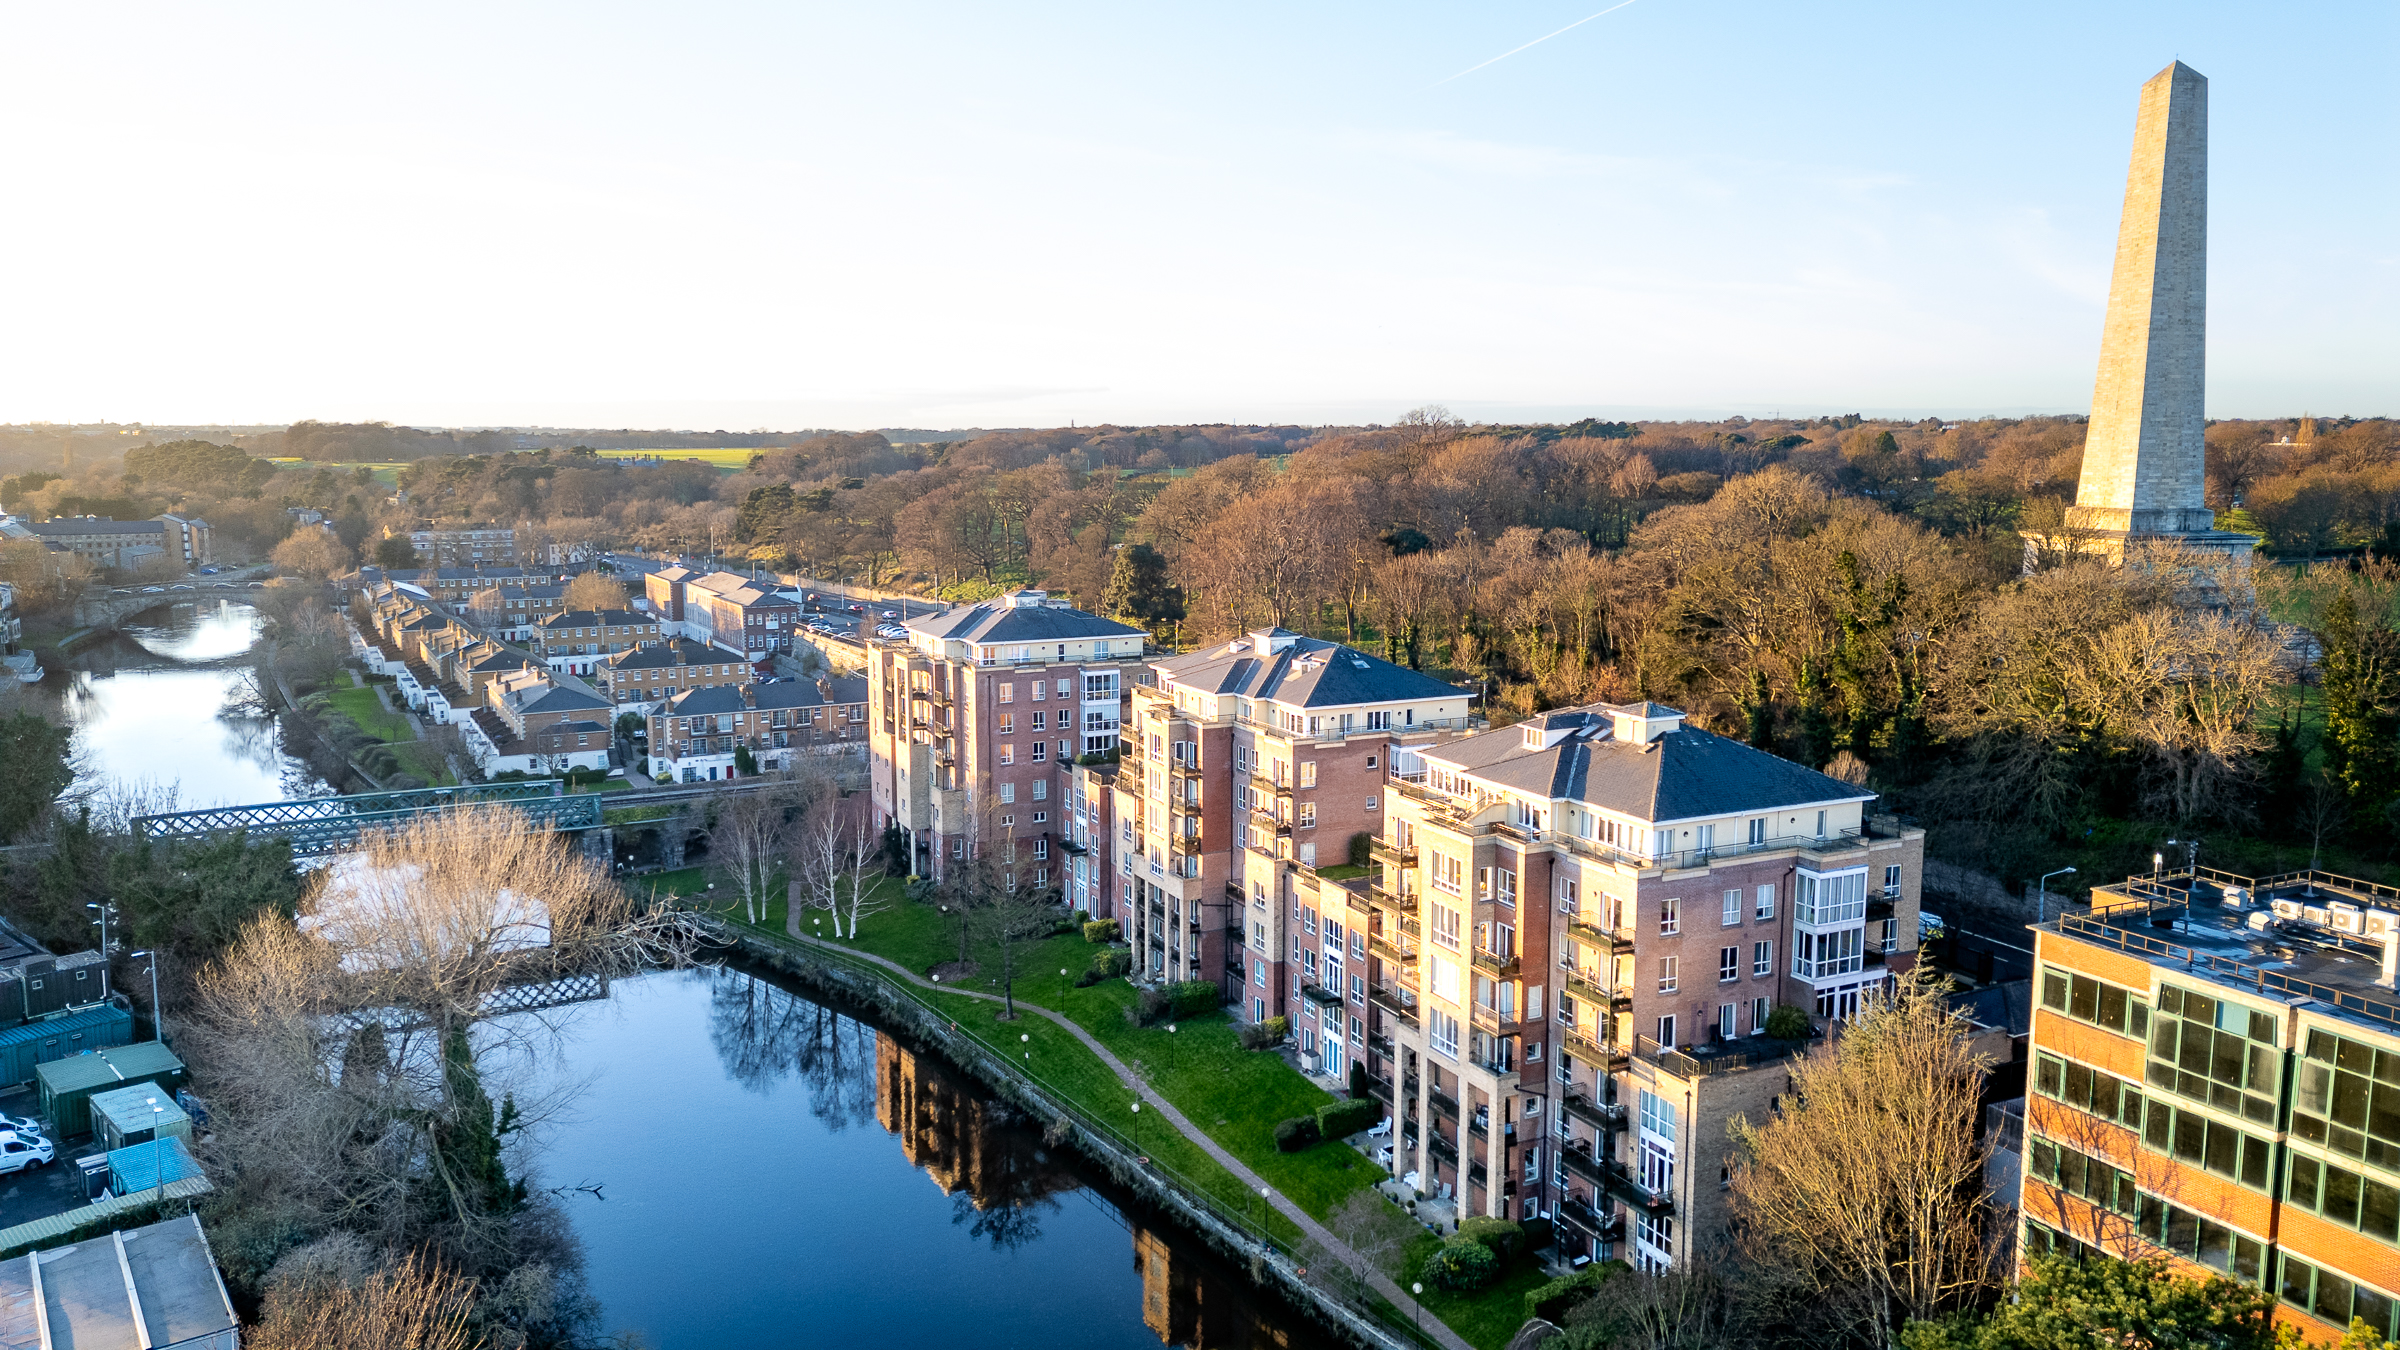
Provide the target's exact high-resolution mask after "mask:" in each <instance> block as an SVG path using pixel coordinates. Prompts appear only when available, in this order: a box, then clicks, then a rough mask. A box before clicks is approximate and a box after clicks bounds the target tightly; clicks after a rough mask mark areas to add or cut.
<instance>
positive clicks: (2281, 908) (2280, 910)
mask: <svg viewBox="0 0 2400 1350" xmlns="http://www.w3.org/2000/svg"><path fill="white" fill-rule="evenodd" d="M2267 908H2269V909H2271V910H2273V911H2274V912H2275V917H2276V918H2278V919H2297V918H2299V917H2300V902H2299V901H2297V900H2275V901H2271V902H2269V903H2268V905H2267Z"/></svg>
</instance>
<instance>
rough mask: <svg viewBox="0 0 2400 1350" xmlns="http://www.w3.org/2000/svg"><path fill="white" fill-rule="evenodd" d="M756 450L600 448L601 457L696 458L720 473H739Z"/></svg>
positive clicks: (668, 459) (747, 464)
mask: <svg viewBox="0 0 2400 1350" xmlns="http://www.w3.org/2000/svg"><path fill="white" fill-rule="evenodd" d="M757 453H758V451H756V450H739V449H734V450H725V449H719V450H602V451H600V452H599V454H600V458H602V459H662V460H666V461H668V462H669V463H673V462H674V461H676V460H679V459H696V460H699V461H700V462H701V463H703V464H707V465H711V466H713V467H714V468H715V469H716V470H717V471H718V472H720V473H739V472H741V471H742V470H744V469H747V468H749V467H750V457H751V456H752V455H755V454H757Z"/></svg>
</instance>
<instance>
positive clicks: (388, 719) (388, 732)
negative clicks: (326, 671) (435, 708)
mask: <svg viewBox="0 0 2400 1350" xmlns="http://www.w3.org/2000/svg"><path fill="white" fill-rule="evenodd" d="M325 701H326V702H327V703H329V704H331V705H332V707H333V710H334V711H335V712H338V713H340V714H341V715H342V716H344V717H347V718H349V719H350V720H351V721H353V722H356V723H357V724H358V729H359V730H360V731H363V732H365V733H367V734H368V735H370V736H372V737H374V738H375V739H377V740H379V741H388V742H391V743H393V744H398V743H400V742H402V741H413V740H415V739H416V738H417V729H416V728H415V727H414V726H411V725H410V724H409V721H408V719H407V718H406V717H403V716H401V715H400V714H399V713H396V712H393V711H391V710H390V709H388V708H386V707H384V706H383V704H382V703H380V702H378V701H377V700H376V697H375V691H374V690H373V689H329V690H327V691H325Z"/></svg>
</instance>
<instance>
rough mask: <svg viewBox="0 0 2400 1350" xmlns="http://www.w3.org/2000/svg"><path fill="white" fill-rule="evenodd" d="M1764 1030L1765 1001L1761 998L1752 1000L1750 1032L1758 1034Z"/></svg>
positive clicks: (1765, 1018) (1765, 1017)
mask: <svg viewBox="0 0 2400 1350" xmlns="http://www.w3.org/2000/svg"><path fill="white" fill-rule="evenodd" d="M1766 1029H1767V1001H1766V1000H1765V999H1763V998H1754V999H1752V1000H1750V1030H1752V1031H1753V1032H1760V1031H1765V1030H1766Z"/></svg>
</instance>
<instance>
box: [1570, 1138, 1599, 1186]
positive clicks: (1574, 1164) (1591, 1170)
mask: <svg viewBox="0 0 2400 1350" xmlns="http://www.w3.org/2000/svg"><path fill="white" fill-rule="evenodd" d="M1558 1158H1559V1161H1560V1162H1563V1163H1565V1164H1566V1165H1567V1170H1568V1171H1570V1172H1572V1173H1574V1174H1575V1175H1577V1176H1579V1177H1582V1178H1583V1179H1584V1180H1586V1181H1588V1182H1591V1183H1592V1184H1593V1185H1595V1186H1605V1185H1607V1184H1608V1165H1607V1164H1606V1163H1604V1162H1602V1161H1601V1160H1600V1159H1598V1158H1595V1157H1593V1156H1592V1155H1591V1152H1590V1151H1589V1150H1587V1149H1580V1148H1574V1147H1571V1146H1561V1147H1560V1149H1559V1150H1558Z"/></svg>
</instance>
